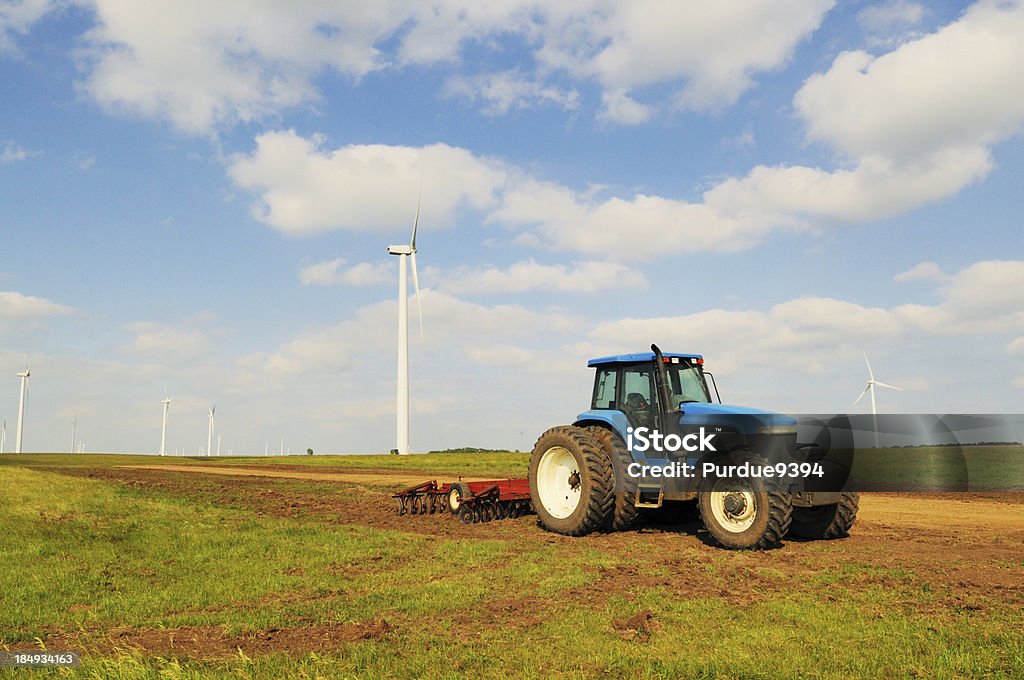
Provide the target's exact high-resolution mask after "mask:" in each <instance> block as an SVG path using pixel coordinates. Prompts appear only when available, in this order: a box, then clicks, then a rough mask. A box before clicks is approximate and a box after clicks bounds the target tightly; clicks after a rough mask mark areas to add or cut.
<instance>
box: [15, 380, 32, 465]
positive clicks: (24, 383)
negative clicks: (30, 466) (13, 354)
mask: <svg viewBox="0 0 1024 680" xmlns="http://www.w3.org/2000/svg"><path fill="white" fill-rule="evenodd" d="M30 375H32V369H31V368H29V366H28V363H27V362H26V363H25V370H24V371H22V372H21V373H19V374H18V377H19V378H21V393H20V396H19V397H18V429H17V432H16V433H15V436H14V452H15V453H21V440H22V435H24V433H25V397H26V395H27V394H28V377H29V376H30Z"/></svg>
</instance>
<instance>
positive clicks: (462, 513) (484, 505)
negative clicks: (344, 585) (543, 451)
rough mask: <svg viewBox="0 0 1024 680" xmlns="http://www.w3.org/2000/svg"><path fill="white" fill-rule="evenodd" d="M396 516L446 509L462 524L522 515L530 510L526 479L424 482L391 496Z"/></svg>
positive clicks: (528, 489) (528, 486)
mask: <svg viewBox="0 0 1024 680" xmlns="http://www.w3.org/2000/svg"><path fill="white" fill-rule="evenodd" d="M392 498H394V499H395V500H397V501H398V514H399V515H405V514H409V515H433V514H434V513H437V512H444V511H445V510H447V511H448V512H450V513H452V514H453V515H458V517H459V519H460V520H461V521H462V522H463V523H464V524H474V523H476V522H490V521H491V520H495V519H508V518H511V517H521V516H522V515H526V514H529V513H531V512H533V507H532V506H531V505H530V484H529V481H528V480H526V479H502V480H495V481H487V482H452V483H451V484H438V483H437V482H436V481H430V482H423V483H422V484H418V485H416V486H414V487H411V488H408V489H406V490H405V491H399V492H398V493H396V494H394V495H393V496H392Z"/></svg>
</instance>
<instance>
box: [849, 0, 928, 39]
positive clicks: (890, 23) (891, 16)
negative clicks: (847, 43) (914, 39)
mask: <svg viewBox="0 0 1024 680" xmlns="http://www.w3.org/2000/svg"><path fill="white" fill-rule="evenodd" d="M923 18H924V7H923V6H921V5H920V4H919V3H916V2H908V1H907V0H887V1H886V2H879V3H877V4H874V5H868V6H867V7H865V8H864V9H862V10H861V11H859V12H857V23H859V24H860V25H861V27H862V28H863V29H864V30H865V31H869V32H871V33H885V32H888V31H891V30H893V29H897V28H905V27H907V26H915V25H917V24H919V23H921V19H923Z"/></svg>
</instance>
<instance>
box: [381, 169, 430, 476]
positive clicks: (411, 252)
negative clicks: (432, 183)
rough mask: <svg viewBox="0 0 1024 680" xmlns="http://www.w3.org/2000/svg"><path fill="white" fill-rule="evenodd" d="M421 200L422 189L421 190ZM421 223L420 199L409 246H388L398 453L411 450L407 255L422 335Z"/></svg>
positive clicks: (402, 453) (403, 453) (401, 453)
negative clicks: (393, 286)
mask: <svg viewBox="0 0 1024 680" xmlns="http://www.w3.org/2000/svg"><path fill="white" fill-rule="evenodd" d="M420 194H421V196H420V197H421V199H422V189H421V191H420ZM419 222H420V201H417V202H416V219H415V220H413V223H412V239H411V240H410V241H409V245H407V246H388V255H397V256H398V390H397V407H396V423H397V434H398V437H397V439H398V442H397V443H398V453H399V455H403V456H404V455H406V454H407V453H409V292H408V286H407V284H406V263H405V261H406V258H409V259H411V260H412V285H413V288H414V289H415V290H416V306H417V308H418V309H419V314H420V335H421V336H422V335H423V306H422V305H421V303H420V282H419V277H418V276H417V274H416V229H417V227H418V226H419Z"/></svg>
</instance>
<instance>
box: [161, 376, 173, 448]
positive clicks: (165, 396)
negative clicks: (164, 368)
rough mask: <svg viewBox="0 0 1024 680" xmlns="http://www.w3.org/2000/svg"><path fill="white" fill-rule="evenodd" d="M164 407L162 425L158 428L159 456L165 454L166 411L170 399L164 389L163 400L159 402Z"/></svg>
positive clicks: (169, 404)
mask: <svg viewBox="0 0 1024 680" xmlns="http://www.w3.org/2000/svg"><path fill="white" fill-rule="evenodd" d="M160 403H161V404H163V405H164V424H163V427H162V428H160V455H161V456H163V455H165V454H166V453H167V409H168V408H169V407H170V406H171V398H170V397H168V396H167V388H166V387H164V398H163V399H161V400H160Z"/></svg>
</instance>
